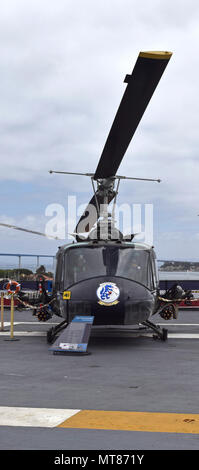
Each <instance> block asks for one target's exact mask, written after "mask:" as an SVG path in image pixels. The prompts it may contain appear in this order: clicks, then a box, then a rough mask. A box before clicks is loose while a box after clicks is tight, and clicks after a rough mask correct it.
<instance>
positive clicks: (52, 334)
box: [47, 320, 67, 344]
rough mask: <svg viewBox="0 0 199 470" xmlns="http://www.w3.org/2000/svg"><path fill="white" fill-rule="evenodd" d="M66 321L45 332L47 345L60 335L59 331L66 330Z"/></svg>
mask: <svg viewBox="0 0 199 470" xmlns="http://www.w3.org/2000/svg"><path fill="white" fill-rule="evenodd" d="M66 326H67V321H66V320H64V321H63V322H62V323H59V325H57V326H53V327H52V328H50V329H49V330H48V331H47V343H48V344H52V343H53V342H54V340H55V338H56V336H57V335H58V334H59V333H61V331H62V330H63V329H64V328H66Z"/></svg>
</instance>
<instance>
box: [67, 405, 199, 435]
mask: <svg viewBox="0 0 199 470" xmlns="http://www.w3.org/2000/svg"><path fill="white" fill-rule="evenodd" d="M58 427H61V428H81V429H109V430H118V431H145V432H165V433H188V434H199V414H177V413H142V412H133V411H99V410H81V411H79V412H78V413H76V414H75V415H74V416H72V417H70V418H68V419H66V420H65V421H63V422H62V423H61V424H59V425H58Z"/></svg>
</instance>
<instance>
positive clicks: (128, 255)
mask: <svg viewBox="0 0 199 470" xmlns="http://www.w3.org/2000/svg"><path fill="white" fill-rule="evenodd" d="M149 266H150V265H149V252H148V251H146V250H136V249H134V248H129V247H128V248H126V247H125V248H123V247H116V246H108V247H94V248H93V247H78V248H71V249H68V250H67V251H66V253H65V287H68V286H70V285H72V284H75V283H77V282H79V281H82V280H84V279H89V278H92V277H95V276H121V277H124V278H128V279H131V280H134V281H137V282H140V283H141V284H144V285H145V286H148V287H150V279H149Z"/></svg>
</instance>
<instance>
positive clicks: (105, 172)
mask: <svg viewBox="0 0 199 470" xmlns="http://www.w3.org/2000/svg"><path fill="white" fill-rule="evenodd" d="M171 55H172V53H171V52H140V54H139V56H138V59H137V61H136V64H135V67H134V69H133V72H132V74H131V75H127V76H126V78H125V80H124V82H125V83H127V87H126V90H125V92H124V95H123V98H122V101H121V103H120V106H119V108H118V111H117V114H116V116H115V119H114V121H113V125H112V127H111V130H110V133H109V135H108V138H107V141H106V143H105V146H104V149H103V152H102V155H101V158H100V161H99V164H98V166H97V169H96V172H95V176H94V179H95V180H97V179H100V178H108V177H109V176H114V175H115V174H116V172H117V170H118V168H119V165H120V163H121V161H122V159H123V157H124V154H125V152H126V150H127V148H128V146H129V144H130V141H131V139H132V137H133V135H134V133H135V131H136V129H137V126H138V124H139V122H140V120H141V118H142V116H143V114H144V112H145V109H146V107H147V105H148V103H149V101H150V99H151V97H152V95H153V93H154V91H155V88H156V87H157V85H158V82H159V80H160V78H161V76H162V74H163V72H164V70H165V68H166V66H167V64H168V62H169V59H170V58H171Z"/></svg>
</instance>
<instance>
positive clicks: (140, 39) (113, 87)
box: [0, 0, 199, 262]
mask: <svg viewBox="0 0 199 470" xmlns="http://www.w3.org/2000/svg"><path fill="white" fill-rule="evenodd" d="M142 50H143V51H147V50H166V51H172V52H173V56H172V58H171V60H170V62H169V64H168V66H167V68H166V71H165V72H164V74H163V77H162V79H161V81H160V83H159V85H158V88H157V89H156V91H155V93H154V95H153V97H152V100H151V102H150V103H149V106H148V108H147V110H146V113H145V115H144V117H143V118H142V121H141V123H140V125H139V128H138V129H137V131H136V133H135V136H134V138H133V140H132V142H131V144H130V146H129V148H128V151H127V153H126V155H125V157H124V159H123V162H122V164H121V166H120V169H119V174H123V175H131V176H135V177H150V178H160V179H161V180H162V182H161V184H157V183H144V182H143V183H140V182H130V181H128V182H122V183H121V191H120V197H119V199H118V202H119V203H123V202H129V203H130V204H133V203H134V204H135V203H136V204H141V205H142V207H144V205H145V204H153V211H154V244H155V248H156V252H157V257H158V258H167V259H179V258H181V259H199V250H198V246H199V217H198V216H197V214H199V193H198V178H199V92H198V83H199V3H198V2H197V1H196V0H194V1H193V0H192V1H191V0H190V1H189V2H188V1H183V0H179V1H178V0H175V1H171V0H166V1H165V0H151V2H146V1H145V2H144V1H140V0H108V1H107V0H106V1H104V0H101V1H100V2H97V1H96V0H72V1H71V0H59V1H55V0H48V1H47V0H42V1H41V0H40V1H37V0H34V1H33V0H28V1H27V0H6V1H4V2H1V14H0V69H1V73H0V102H1V106H0V129H1V139H0V147H1V148H0V159H1V162H0V163H1V166H0V187H1V191H0V193H1V194H0V197H1V211H0V221H1V222H4V223H13V224H15V225H20V226H23V227H26V228H31V229H33V230H39V231H44V230H45V224H46V222H47V221H48V220H49V218H48V217H46V216H45V210H46V207H47V206H48V204H52V203H56V204H61V205H63V206H64V207H65V208H66V215H67V197H68V195H76V196H77V201H78V204H80V203H87V202H88V200H89V199H90V197H91V195H92V188H91V184H90V181H89V180H87V179H86V178H84V177H80V176H79V177H77V176H71V177H70V176H62V175H60V176H59V175H50V174H49V173H48V171H49V170H50V169H55V170H62V171H64V170H66V171H67V170H68V171H79V172H94V171H95V169H96V167H97V163H98V160H99V158H100V155H101V152H102V149H103V146H104V143H105V140H106V138H107V135H108V133H109V130H110V127H111V124H112V121H113V119H114V117H115V114H116V111H117V108H118V106H119V103H120V101H121V98H122V95H123V93H124V90H125V87H126V85H125V84H124V83H123V80H124V77H125V75H126V74H127V73H131V72H132V69H133V67H134V64H135V62H136V59H137V56H138V54H139V52H140V51H142ZM0 237H1V248H0V251H1V253H4V252H11V253H15V252H16V253H19V252H20V253H24V252H26V253H43V254H54V253H55V252H56V250H57V247H58V245H59V244H60V243H59V242H57V241H52V240H48V239H44V238H42V237H37V236H36V235H29V234H26V233H22V232H16V231H12V230H9V229H3V228H0ZM0 262H1V260H0Z"/></svg>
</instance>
